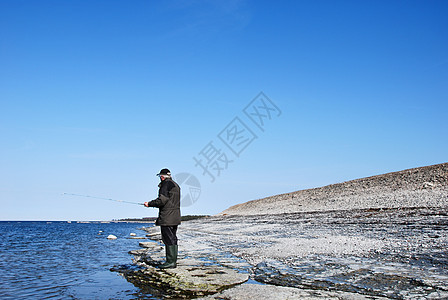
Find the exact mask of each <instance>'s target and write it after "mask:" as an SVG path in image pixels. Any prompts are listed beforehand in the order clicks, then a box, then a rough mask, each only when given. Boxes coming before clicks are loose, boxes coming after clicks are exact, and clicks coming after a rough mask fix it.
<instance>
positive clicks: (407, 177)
mask: <svg viewBox="0 0 448 300" xmlns="http://www.w3.org/2000/svg"><path fill="white" fill-rule="evenodd" d="M447 206H448V163H443V164H438V165H433V166H427V167H421V168H415V169H409V170H404V171H400V172H393V173H388V174H383V175H377V176H373V177H367V178H361V179H356V180H351V181H347V182H343V183H337V184H332V185H328V186H324V187H320V188H314V189H308V190H302V191H296V192H292V193H287V194H281V195H276V196H271V197H267V198H263V199H259V200H253V201H249V202H246V203H242V204H238V205H234V206H232V207H230V208H228V209H226V210H225V211H223V212H222V213H221V214H222V215H258V214H259V215H262V214H282V213H294V212H309V211H329V210H351V209H366V208H403V207H447Z"/></svg>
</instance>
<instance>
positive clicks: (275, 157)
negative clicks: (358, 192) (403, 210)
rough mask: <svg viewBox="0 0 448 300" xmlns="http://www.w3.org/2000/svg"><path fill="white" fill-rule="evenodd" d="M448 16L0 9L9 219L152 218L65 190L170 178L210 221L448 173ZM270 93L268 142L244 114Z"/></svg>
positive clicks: (130, 192) (442, 12)
mask: <svg viewBox="0 0 448 300" xmlns="http://www.w3.org/2000/svg"><path fill="white" fill-rule="evenodd" d="M447 15H448V2H447V1H324V0H319V1H275V2H274V1H59V0H58V1H56V0H55V1H48V0H41V1H28V0H17V1H9V0H0V66H1V68H0V101H1V102H0V103H1V106H0V108H1V109H0V138H1V140H2V142H1V148H0V165H1V169H0V170H1V171H0V180H1V184H0V205H1V210H0V220H109V219H116V218H126V217H144V216H156V215H157V210H154V209H146V208H143V207H140V206H136V205H130V204H122V203H116V202H110V201H103V200H99V199H97V200H95V199H90V198H82V197H72V196H67V195H62V194H63V193H77V194H83V195H92V196H97V197H106V198H114V199H121V200H126V201H135V202H143V201H147V200H151V199H154V198H155V197H156V196H157V184H158V178H157V177H156V176H154V175H155V174H156V173H157V172H158V171H159V170H160V169H161V168H165V167H168V168H170V169H171V171H172V172H173V173H174V174H179V173H188V174H191V175H193V176H195V177H196V178H197V179H198V181H199V182H200V185H201V187H200V188H201V194H200V197H199V199H197V201H196V202H195V203H193V204H192V205H189V206H187V207H183V208H182V213H183V214H215V213H218V212H221V211H222V210H224V209H226V208H228V207H229V206H231V205H234V204H238V203H242V202H245V201H248V200H253V199H258V198H260V197H265V196H270V195H274V194H279V193H286V192H291V191H295V190H300V189H305V188H312V187H318V186H323V185H327V184H332V183H337V182H342V181H346V180H351V179H356V178H360V177H366V176H371V175H376V174H381V173H386V172H392V171H399V170H403V169H407V168H413V167H419V166H425V165H431V164H437V163H443V162H446V161H447V150H448V139H447V138H446V135H447V130H448V125H447V120H448V104H447V100H448V54H447V53H448V18H446V16H447ZM260 92H263V93H264V94H265V95H266V96H267V97H268V98H269V100H270V101H271V102H270V103H272V104H275V106H276V107H277V108H278V111H275V114H274V113H273V114H272V116H268V117H265V118H264V121H265V123H264V127H263V128H262V129H263V130H261V129H260V128H259V127H257V126H256V124H255V123H253V122H252V121H251V120H250V119H249V118H248V116H247V115H245V114H244V111H243V110H244V108H245V107H246V106H247V105H249V103H251V101H252V100H254V98H255V97H257V95H259V93H260ZM254 103H256V102H254ZM265 116H267V115H265ZM236 117H237V118H239V119H238V120H240V121H241V122H242V123H243V124H244V125H246V127H247V128H248V129H249V130H250V131H251V132H252V133H253V134H254V136H256V138H255V139H253V140H251V142H250V144H247V147H246V148H244V151H242V152H241V153H240V155H239V156H235V154H234V153H233V152H231V151H230V149H229V148H228V147H227V146H226V145H225V144H224V143H223V141H222V140H220V139H219V137H218V135H219V134H220V133H221V132H222V131H223V130H225V129H229V128H231V126H230V125H231V124H232V123H231V122H232V120H234V118H236ZM269 117H270V118H269ZM229 126H230V127H229ZM250 131H246V132H250ZM210 142H211V143H212V145H213V146H214V147H215V148H216V149H217V150H219V151H220V152H219V153H220V155H225V156H226V157H227V159H228V161H231V162H230V163H228V164H227V165H226V167H227V168H225V169H223V170H222V171H221V172H220V173H219V174H218V173H217V170H215V171H214V170H213V169H212V167H211V166H210V168H211V169H209V170H211V172H215V180H214V182H211V177H210V176H208V175H207V174H205V175H204V174H203V170H202V169H201V168H200V167H199V166H196V165H195V161H194V159H193V157H196V158H199V157H201V154H200V153H201V152H203V150H204V149H206V146H207V145H208V144H209V143H210ZM209 154H210V153H209ZM220 157H221V156H220ZM221 163H222V160H221ZM188 189H189V187H188V186H183V187H182V191H183V192H184V193H186V192H187V190H188Z"/></svg>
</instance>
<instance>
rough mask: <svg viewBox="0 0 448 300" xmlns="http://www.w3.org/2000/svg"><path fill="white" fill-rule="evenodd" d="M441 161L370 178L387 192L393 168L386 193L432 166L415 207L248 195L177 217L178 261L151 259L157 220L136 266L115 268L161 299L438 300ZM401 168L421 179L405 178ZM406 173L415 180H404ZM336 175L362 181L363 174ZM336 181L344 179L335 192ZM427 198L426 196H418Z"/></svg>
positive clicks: (442, 278) (446, 290) (447, 288)
mask: <svg viewBox="0 0 448 300" xmlns="http://www.w3.org/2000/svg"><path fill="white" fill-rule="evenodd" d="M446 170H447V164H442V165H437V167H434V166H432V167H426V169H425V170H423V171H422V170H413V171H411V172H409V171H403V172H401V173H400V172H397V173H391V174H386V175H381V176H382V177H381V176H378V177H374V180H373V181H377V182H378V181H382V182H384V181H385V180H386V178H389V179H388V180H389V181H390V182H392V183H391V184H389V185H388V187H387V188H385V190H387V189H389V191H393V189H392V186H394V184H395V183H393V182H395V181H397V180H398V179H396V178H397V176H398V177H400V178H402V179H400V180H401V181H402V182H403V183H401V186H402V188H397V189H395V190H394V192H395V193H399V194H402V195H406V193H408V194H413V195H414V196H415V195H416V192H419V191H421V189H420V190H419V189H411V188H410V186H411V185H412V186H420V185H421V183H422V180H425V181H423V182H430V181H427V180H428V174H430V176H429V177H430V178H432V181H431V183H432V185H430V184H427V187H426V188H425V189H424V191H425V192H427V193H425V195H426V196H425V197H424V198H422V199H420V198H418V197H417V196H415V197H414V198H413V199H417V198H418V199H420V200H419V201H414V200H413V202H412V203H415V204H422V203H424V204H425V205H420V206H419V205H417V206H416V207H411V206H410V205H407V204H409V203H411V202H405V203H404V205H402V206H401V207H400V202H394V204H393V205H390V207H389V206H386V207H361V208H359V209H354V206H356V205H352V206H349V207H348V208H347V209H346V210H343V209H341V208H340V207H339V208H338V209H333V210H329V209H327V210H323V209H316V210H313V211H300V212H292V213H269V214H268V213H265V214H262V213H261V212H262V211H264V209H267V207H269V206H270V205H271V202H272V201H274V200H273V199H274V198H275V197H271V198H268V200H266V202H263V201H259V202H255V204H257V207H259V208H258V209H256V208H255V207H254V203H253V202H252V203H251V204H250V206H251V207H252V209H250V210H248V207H247V205H245V204H243V205H241V206H237V207H233V208H231V209H229V210H228V211H227V213H225V214H222V215H217V216H212V217H207V218H202V219H197V220H191V221H188V222H183V223H182V225H181V226H180V227H179V234H178V237H179V266H178V267H177V268H176V269H169V270H159V269H157V268H156V265H157V263H159V262H162V261H163V260H164V250H163V247H162V244H161V243H160V234H159V230H160V229H159V227H151V228H146V229H145V230H146V231H147V234H148V237H149V238H150V239H152V242H142V243H140V246H141V247H142V249H138V250H134V251H131V254H133V255H134V264H135V266H136V268H135V269H129V268H124V269H122V270H118V271H120V272H121V273H122V274H123V275H124V276H125V277H126V278H127V279H128V280H129V281H130V282H132V283H133V284H134V285H136V286H138V287H140V288H141V289H142V291H147V292H148V293H151V294H152V295H155V296H158V297H160V298H175V299H179V298H187V299H192V298H204V299H233V300H235V299H252V298H260V299H446V298H448V252H447V251H446V249H448V205H447V198H448V192H447V191H448V189H447V181H445V182H443V180H442V179H443V178H447V174H448V172H446ZM403 174H404V175H406V176H407V177H406V176H404V175H403ZM409 174H411V176H414V177H413V178H414V179H415V178H417V177H418V178H420V179H419V180H417V181H416V180H414V181H412V180H411V179H410V178H409V176H408V175H409ZM415 174H418V176H415ZM422 174H426V175H422ZM431 176H432V177H431ZM393 178H395V179H393ZM441 178H442V179H441ZM406 180H411V181H410V182H414V183H412V184H411V185H410V184H408V185H407V186H406V187H403V186H404V185H403V184H404V182H406ZM386 181H387V180H386ZM398 181H399V180H398ZM344 184H345V185H346V186H348V185H350V186H357V185H358V188H360V187H359V186H366V185H369V184H368V183H367V181H366V180H364V179H363V180H359V181H357V182H355V183H349V184H348V183H344ZM386 185H387V184H386ZM397 185H398V184H397ZM370 186H371V188H372V189H370V190H369V188H367V187H365V189H366V190H367V192H366V194H370V193H371V192H372V193H373V191H374V189H376V188H378V186H375V185H373V184H371V185H370ZM322 189H323V190H321V191H319V192H320V196H322V195H328V193H329V192H328V191H326V190H327V189H328V188H327V187H324V188H322ZM338 189H341V190H342V187H341V186H340V185H339V186H337V188H336V189H334V190H333V191H337V190H338ZM363 189H364V188H363ZM354 190H356V189H354ZM357 191H358V192H357V194H356V195H355V197H361V196H362V195H361V191H362V190H357ZM298 193H299V192H298ZM306 193H309V191H307V192H306ZM323 193H325V194H323ZM344 193H345V192H344ZM388 193H389V192H388ZM334 194H339V195H341V192H340V191H337V192H334ZM390 195H391V194H390V193H389V196H390ZM280 196H281V195H280ZM428 198H429V199H431V201H430V202H425V201H426V200H425V199H428ZM328 199H329V198H328V197H327V198H325V197H322V198H320V200H321V203H324V202H325V203H330V202H329V200H328ZM397 199H398V198H394V199H392V200H391V202H393V201H398V200H397ZM278 201H282V200H278ZM317 202H319V201H317ZM303 203H304V202H303ZM433 203H436V204H437V205H434V206H431V205H430V204H433ZM397 206H398V207H397ZM297 207H299V206H297ZM327 207H332V206H327ZM301 209H303V207H302V208H301ZM230 212H233V214H230ZM247 212H252V214H247ZM254 212H255V213H254ZM274 212H276V211H274Z"/></svg>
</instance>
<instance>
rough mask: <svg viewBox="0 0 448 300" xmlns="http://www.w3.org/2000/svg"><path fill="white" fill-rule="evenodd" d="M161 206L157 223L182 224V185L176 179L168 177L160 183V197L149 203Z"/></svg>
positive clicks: (160, 224) (166, 224) (163, 224)
mask: <svg viewBox="0 0 448 300" xmlns="http://www.w3.org/2000/svg"><path fill="white" fill-rule="evenodd" d="M148 206H151V207H157V208H159V217H158V218H157V221H156V225H159V226H175V225H179V224H180V187H179V185H177V183H176V182H174V180H172V179H171V178H167V179H165V180H163V181H161V182H160V183H159V197H157V199H155V200H152V201H150V202H149V203H148Z"/></svg>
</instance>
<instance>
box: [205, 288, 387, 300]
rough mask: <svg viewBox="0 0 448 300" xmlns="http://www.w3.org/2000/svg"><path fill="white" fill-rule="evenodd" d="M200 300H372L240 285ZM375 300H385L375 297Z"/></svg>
mask: <svg viewBox="0 0 448 300" xmlns="http://www.w3.org/2000/svg"><path fill="white" fill-rule="evenodd" d="M201 299H226V300H247V299H269V300H296V299H302V300H322V299H335V300H336V299H338V300H340V299H344V300H366V299H372V297H370V296H364V295H359V294H354V293H347V292H329V291H319V290H305V289H297V288H292V287H284V286H275V285H260V284H242V285H238V286H235V287H233V288H230V289H228V290H225V291H222V292H220V293H217V294H214V295H210V296H207V297H204V298H201ZM375 299H378V300H379V299H387V298H383V297H375Z"/></svg>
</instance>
